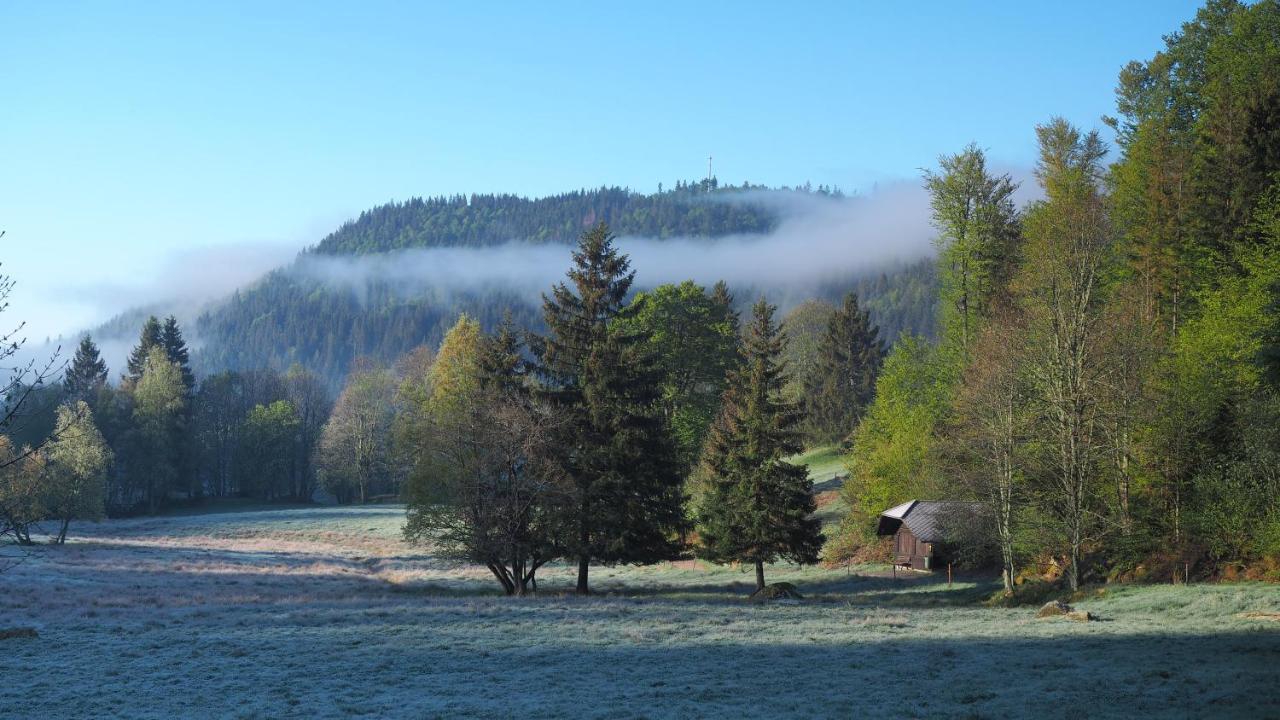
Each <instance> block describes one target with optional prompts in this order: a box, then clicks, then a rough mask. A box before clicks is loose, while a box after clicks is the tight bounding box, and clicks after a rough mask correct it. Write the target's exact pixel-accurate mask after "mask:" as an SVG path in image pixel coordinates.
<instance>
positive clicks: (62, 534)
mask: <svg viewBox="0 0 1280 720" xmlns="http://www.w3.org/2000/svg"><path fill="white" fill-rule="evenodd" d="M70 525H71V518H63V519H62V529H61V530H59V531H58V544H59V545H65V544H66V543H67V528H68V527H69V526H70Z"/></svg>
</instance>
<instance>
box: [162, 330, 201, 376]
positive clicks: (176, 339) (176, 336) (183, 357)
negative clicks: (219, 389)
mask: <svg viewBox="0 0 1280 720" xmlns="http://www.w3.org/2000/svg"><path fill="white" fill-rule="evenodd" d="M160 343H161V344H162V345H163V346H164V352H165V355H168V356H169V362H171V363H173V364H174V365H177V366H178V369H179V370H181V371H182V383H183V384H184V385H186V386H187V392H188V393H190V392H192V391H194V390H195V386H196V378H195V375H194V374H192V372H191V353H190V351H188V350H187V341H186V340H185V339H183V337H182V329H181V328H179V327H178V319H177V318H175V317H174V316H172V315H170V316H169V317H167V318H165V321H164V327H163V328H162V329H161V331H160Z"/></svg>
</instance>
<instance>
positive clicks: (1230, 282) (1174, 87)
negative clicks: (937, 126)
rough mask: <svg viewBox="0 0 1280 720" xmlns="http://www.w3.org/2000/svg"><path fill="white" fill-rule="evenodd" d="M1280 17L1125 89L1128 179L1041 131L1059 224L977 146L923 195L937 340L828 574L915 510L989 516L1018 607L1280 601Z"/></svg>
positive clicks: (864, 470)
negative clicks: (1099, 592)
mask: <svg viewBox="0 0 1280 720" xmlns="http://www.w3.org/2000/svg"><path fill="white" fill-rule="evenodd" d="M1277 37H1280V5H1277V3H1275V2H1271V1H1264V2H1259V3H1256V4H1254V5H1248V6H1246V5H1243V4H1240V3H1236V2H1228V1H1217V0H1215V1H1214V2H1210V3H1209V4H1208V5H1207V6H1206V7H1205V8H1204V9H1202V10H1201V11H1200V12H1199V13H1198V15H1197V16H1196V19H1195V20H1194V21H1193V22H1191V23H1188V24H1187V25H1185V26H1184V27H1183V28H1182V30H1181V31H1180V32H1178V33H1175V34H1173V35H1171V36H1169V37H1168V38H1167V43H1166V47H1165V49H1164V50H1162V51H1161V52H1159V53H1157V54H1156V56H1155V57H1153V58H1152V59H1151V60H1149V61H1147V62H1144V63H1132V64H1130V65H1129V66H1127V67H1126V68H1125V69H1124V70H1123V72H1122V73H1121V75H1120V83H1119V86H1118V88H1117V99H1118V109H1119V115H1118V117H1117V118H1114V119H1109V120H1108V122H1109V124H1111V125H1112V126H1113V127H1114V128H1115V129H1116V131H1117V137H1118V144H1119V150H1120V153H1119V159H1118V160H1117V161H1116V162H1115V163H1114V164H1113V165H1111V166H1110V167H1106V166H1105V165H1104V164H1103V163H1104V158H1105V157H1106V155H1107V147H1106V146H1105V145H1104V144H1103V142H1102V141H1101V140H1100V139H1099V137H1098V135H1097V133H1085V132H1081V131H1079V130H1077V129H1076V128H1074V127H1072V126H1071V125H1070V124H1068V123H1067V122H1065V121H1063V120H1059V119H1055V120H1052V121H1050V122H1048V123H1046V124H1045V125H1043V126H1040V127H1038V128H1036V136H1037V139H1038V141H1039V148H1040V158H1039V162H1038V164H1037V166H1036V178H1037V181H1038V182H1039V184H1040V186H1041V188H1042V190H1043V195H1044V199H1043V200H1040V201H1038V202H1035V203H1032V204H1031V205H1030V206H1029V207H1027V208H1025V209H1024V210H1023V211H1021V212H1019V211H1017V210H1015V208H1014V206H1013V204H1012V202H1011V200H1010V198H1011V193H1012V191H1013V188H1014V184H1013V183H1012V182H1011V181H1010V179H1009V178H1008V177H1007V176H998V175H994V174H992V173H991V172H990V171H989V170H988V169H987V167H986V163H985V158H984V156H983V153H982V152H981V151H980V150H978V149H977V148H975V147H969V148H967V149H965V150H964V151H963V152H961V153H959V154H957V155H953V156H947V157H944V158H942V160H941V162H940V166H939V168H938V169H937V170H936V171H934V172H931V173H928V174H927V175H926V178H925V180H926V183H927V185H928V188H929V190H930V192H931V194H932V199H933V204H932V207H933V216H934V222H935V225H936V226H937V228H938V231H939V250H940V255H939V260H938V269H939V273H940V276H941V280H942V323H941V327H942V330H941V332H940V333H939V338H938V341H937V342H928V341H926V340H924V339H915V340H909V341H905V342H899V343H898V344H897V345H896V346H895V347H894V349H893V351H892V352H891V353H890V355H889V356H888V358H887V359H886V361H885V364H884V369H883V372H882V374H881V375H880V377H879V379H878V382H877V386H876V397H875V401H874V403H873V404H872V406H871V407H870V409H869V410H868V412H867V414H866V417H865V419H864V420H863V421H862V422H861V423H860V424H859V425H858V426H857V428H856V430H855V431H854V433H853V436H852V451H851V455H850V458H849V463H848V464H849V469H850V472H851V475H852V477H851V479H850V481H849V482H848V483H847V485H846V488H845V493H846V499H847V500H848V502H849V504H850V506H851V507H853V508H854V510H853V512H852V513H851V514H850V516H849V518H848V520H847V522H846V524H845V526H844V528H843V530H842V533H841V538H840V539H839V542H838V543H837V544H836V545H833V546H832V548H831V549H830V555H831V556H832V557H833V558H839V557H848V556H852V555H856V554H857V553H858V552H859V550H860V548H864V547H866V546H867V545H868V544H869V543H871V542H872V541H873V538H872V537H871V533H872V529H873V528H874V525H875V523H874V518H875V516H876V514H878V513H879V512H881V511H883V510H884V509H886V508H888V507H890V506H893V505H895V504H897V503H899V502H903V501H905V500H908V499H911V498H954V499H968V500H974V501H977V502H980V503H982V504H984V506H985V507H986V509H987V513H986V515H987V517H988V519H989V521H990V525H989V527H987V528H986V530H985V532H984V533H983V535H984V537H982V538H981V539H982V540H985V541H988V543H989V545H990V546H991V547H994V548H996V549H997V550H998V552H997V556H998V558H999V561H1000V563H1001V564H1002V565H1003V567H1004V579H1005V584H1006V587H1009V588H1012V587H1013V584H1014V583H1015V582H1016V581H1017V580H1018V578H1019V571H1020V570H1021V569H1024V568H1027V569H1030V570H1032V571H1034V572H1036V573H1043V572H1045V571H1046V569H1049V570H1050V571H1051V573H1053V572H1059V571H1060V572H1061V573H1062V574H1063V575H1065V578H1066V581H1067V583H1068V584H1069V586H1070V587H1071V588H1072V589H1075V588H1077V587H1079V585H1080V584H1081V583H1083V582H1088V581H1100V580H1104V579H1127V578H1135V579H1141V578H1159V579H1162V580H1165V581H1167V580H1168V579H1169V578H1170V577H1174V576H1176V577H1178V578H1179V579H1185V575H1186V574H1187V573H1188V571H1189V572H1191V573H1193V574H1194V573H1199V574H1200V575H1202V576H1217V575H1219V574H1222V575H1225V576H1227V577H1231V576H1233V575H1236V574H1239V573H1244V574H1247V575H1249V576H1253V577H1269V578H1271V579H1277V578H1280V473H1277V468H1280V398H1278V396H1277V389H1278V388H1277V382H1278V381H1280V372H1278V370H1280V363H1278V361H1280V312H1278V311H1280V114H1277V109H1278V108H1280V73H1277V71H1276V68H1280V43H1277V41H1276V38H1277Z"/></svg>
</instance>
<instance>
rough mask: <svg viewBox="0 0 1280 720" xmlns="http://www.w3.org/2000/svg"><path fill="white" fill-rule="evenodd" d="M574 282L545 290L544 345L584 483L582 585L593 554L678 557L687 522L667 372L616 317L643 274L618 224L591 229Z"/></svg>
mask: <svg viewBox="0 0 1280 720" xmlns="http://www.w3.org/2000/svg"><path fill="white" fill-rule="evenodd" d="M573 262H574V266H573V268H572V269H570V270H569V284H566V283H563V282H562V283H559V284H557V285H556V286H555V287H554V288H553V290H552V293H551V295H550V296H549V297H547V296H544V297H543V314H544V317H545V319H546V323H547V328H548V334H547V336H546V337H545V338H539V339H537V340H536V342H535V343H534V345H535V347H534V351H535V354H536V355H537V356H538V359H539V363H540V366H539V373H540V375H541V376H542V379H543V381H544V385H543V386H542V388H541V392H542V394H543V395H544V396H545V398H546V399H547V400H548V401H549V402H550V403H551V404H552V406H553V407H555V408H556V409H557V410H558V411H559V412H560V413H562V418H561V422H560V423H558V426H559V431H560V433H561V442H560V446H561V449H560V458H559V459H560V462H561V463H562V464H563V466H564V467H565V470H566V471H567V473H568V475H569V476H570V478H572V482H573V484H574V490H575V497H574V501H575V502H574V503H573V508H572V511H571V512H569V513H568V517H566V518H564V523H563V526H564V528H565V531H564V532H565V538H564V544H565V545H566V547H568V548H569V552H570V554H571V555H573V556H576V557H577V559H578V583H577V592H578V593H580V594H586V593H588V592H589V587H588V572H589V567H590V565H591V563H592V562H593V561H600V562H605V563H615V562H653V561H657V560H660V559H664V558H668V557H671V556H672V555H673V554H674V553H675V551H676V547H675V542H674V538H675V537H677V535H678V532H679V530H680V529H681V528H682V527H683V525H684V512H683V507H682V506H683V500H684V497H683V492H682V489H681V479H680V476H679V473H678V465H677V462H676V456H675V447H674V443H673V441H672V440H671V437H670V434H669V432H668V429H667V425H666V422H665V421H664V419H663V417H662V415H661V412H660V409H659V400H660V399H661V397H660V392H661V385H660V384H661V374H660V373H659V372H658V370H657V364H656V362H655V361H654V358H653V357H652V356H651V355H650V354H649V353H648V351H647V350H646V343H645V340H646V338H645V337H644V336H643V335H642V334H639V333H631V332H627V331H626V330H625V329H623V327H622V326H624V325H625V323H615V322H614V321H615V320H616V319H618V318H619V317H620V315H621V314H622V313H623V300H624V299H625V298H626V295H627V291H628V290H629V289H630V287H631V282H632V280H633V279H634V277H635V273H633V272H632V271H631V269H630V261H629V260H628V258H627V257H626V256H625V255H623V254H621V253H619V252H618V251H617V249H616V248H615V247H614V245H613V235H612V234H611V233H610V232H609V228H608V226H606V225H605V224H604V223H600V224H599V225H596V226H595V227H593V228H591V229H590V230H588V231H586V232H585V233H583V235H582V238H581V241H580V242H579V244H578V248H577V250H576V251H575V252H574V254H573Z"/></svg>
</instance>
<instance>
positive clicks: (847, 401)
mask: <svg viewBox="0 0 1280 720" xmlns="http://www.w3.org/2000/svg"><path fill="white" fill-rule="evenodd" d="M879 335H880V328H878V327H876V326H875V325H872V324H871V318H870V316H869V314H868V313H867V311H866V310H860V309H859V308H858V296H857V295H856V294H854V293H852V292H851V293H848V294H847V295H845V296H844V303H843V304H841V306H840V307H839V308H838V309H837V310H836V312H835V313H834V314H833V315H832V316H831V320H830V321H829V323H828V325H827V331H826V333H825V335H824V336H823V340H822V345H821V349H820V350H819V355H818V363H817V369H816V372H814V373H813V375H812V376H811V377H810V378H808V379H807V380H808V382H807V385H808V386H807V387H806V388H805V392H804V399H805V405H806V410H807V414H808V424H809V427H810V429H811V434H812V436H813V438H814V439H815V440H818V441H819V442H833V441H836V440H839V439H842V438H845V437H848V435H849V433H851V432H853V429H854V428H855V427H856V426H857V424H858V421H859V420H860V419H861V418H862V414H863V412H864V411H865V410H866V408H867V406H868V405H870V404H871V399H872V397H873V396H874V395H875V388H876V376H877V375H879V374H880V365H881V363H882V362H883V360H884V344H883V343H882V342H881V341H880V337H879Z"/></svg>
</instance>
